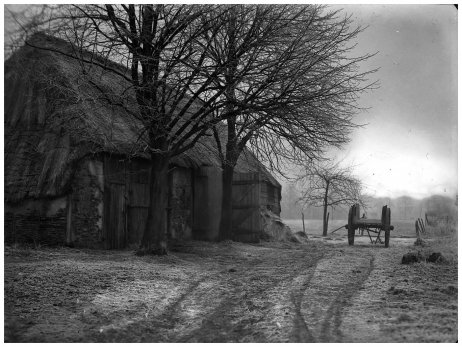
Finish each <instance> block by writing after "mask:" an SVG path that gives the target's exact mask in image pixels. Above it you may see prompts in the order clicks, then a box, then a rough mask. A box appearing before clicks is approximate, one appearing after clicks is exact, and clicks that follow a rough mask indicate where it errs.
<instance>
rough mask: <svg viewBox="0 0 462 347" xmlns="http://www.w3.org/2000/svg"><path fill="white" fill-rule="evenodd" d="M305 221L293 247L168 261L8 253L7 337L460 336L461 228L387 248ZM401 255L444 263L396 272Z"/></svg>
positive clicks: (179, 248) (265, 246)
mask: <svg viewBox="0 0 462 347" xmlns="http://www.w3.org/2000/svg"><path fill="white" fill-rule="evenodd" d="M334 224H335V221H334V223H333V225H332V229H333V228H334ZM408 224H410V223H408ZM292 225H293V228H294V229H295V230H297V224H296V223H295V222H294V223H293V224H292ZM309 225H310V231H309V235H308V238H301V239H303V241H302V242H301V243H289V242H261V243H259V244H242V243H236V242H231V241H226V242H221V243H211V242H201V241H184V242H182V243H179V244H176V245H175V246H174V247H173V248H172V249H171V251H170V253H169V255H167V256H164V257H157V256H144V257H138V256H135V255H134V252H133V251H129V250H125V251H96V250H89V249H69V248H31V247H24V246H17V245H14V246H12V247H5V265H4V274H5V275H4V295H5V299H4V319H5V326H4V332H5V335H4V340H5V342H42V343H51V342H59V343H65V342H119V343H124V342H351V343H356V342H455V341H456V340H457V336H458V325H457V314H458V295H457V291H458V289H457V288H458V266H457V264H458V261H457V232H454V231H453V230H449V229H447V228H446V227H444V226H443V227H442V228H441V229H438V230H436V228H435V231H434V233H433V234H432V238H431V239H430V238H429V239H427V243H426V245H425V246H423V247H420V246H414V245H413V242H414V241H415V239H413V238H411V237H407V238H398V237H395V238H392V240H391V241H390V247H389V248H385V247H384V246H383V245H380V244H378V245H372V244H370V242H368V239H367V238H366V236H363V237H359V236H358V237H357V238H355V245H354V246H348V243H347V241H346V232H345V231H341V233H342V234H340V235H337V236H333V237H328V238H321V237H320V236H317V235H320V230H321V229H316V228H317V227H316V226H313V225H314V223H311V224H309ZM338 225H339V226H340V225H342V221H338ZM401 228H402V230H403V231H399V230H397V232H398V233H401V232H403V233H404V227H401ZM332 229H331V230H332ZM448 230H449V231H448ZM409 233H410V230H409ZM314 234H316V236H317V237H315V235H314ZM429 234H430V232H429ZM334 235H335V234H334ZM409 251H420V252H421V253H422V255H424V256H425V255H429V254H431V253H432V252H435V251H438V252H441V253H443V254H444V260H443V261H442V262H439V263H427V262H421V263H416V264H410V265H402V264H401V258H402V256H403V254H405V253H407V252H409Z"/></svg>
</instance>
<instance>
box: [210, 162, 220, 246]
mask: <svg viewBox="0 0 462 347" xmlns="http://www.w3.org/2000/svg"><path fill="white" fill-rule="evenodd" d="M206 169H207V172H208V177H209V182H208V183H209V189H208V193H209V194H208V206H207V208H208V213H209V224H208V226H209V228H208V231H207V235H208V236H209V240H217V238H218V233H219V229H220V219H221V204H222V196H223V189H222V186H223V183H222V182H223V173H222V171H221V170H220V169H218V168H216V167H207V168H206Z"/></svg>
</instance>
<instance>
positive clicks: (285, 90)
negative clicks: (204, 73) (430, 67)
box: [204, 5, 375, 239]
mask: <svg viewBox="0 0 462 347" xmlns="http://www.w3.org/2000/svg"><path fill="white" fill-rule="evenodd" d="M224 17H225V18H226V22H227V26H226V27H225V26H222V27H221V30H223V32H221V33H218V34H217V36H216V40H210V39H209V38H208V37H207V38H206V40H204V41H205V42H211V44H210V46H211V49H210V50H209V52H210V53H211V55H210V56H208V58H209V59H210V60H212V61H215V62H216V63H217V64H220V63H221V61H230V62H231V64H230V65H229V68H228V69H224V70H223V78H222V80H224V81H226V84H227V89H226V91H225V93H223V94H222V95H220V98H219V99H217V100H219V101H221V102H223V103H224V104H225V107H223V108H220V109H218V111H219V112H220V113H221V114H222V118H226V119H227V121H226V130H225V131H223V130H221V131H222V132H224V133H225V136H221V135H220V131H219V130H217V129H216V128H215V132H214V134H215V138H216V141H217V143H218V147H219V149H220V151H219V153H220V154H221V163H222V170H223V200H222V210H221V223H220V238H221V239H227V238H230V237H231V235H232V230H231V228H232V221H231V220H230V218H231V216H232V206H231V203H232V201H231V195H232V177H233V172H234V168H235V166H236V163H237V159H238V158H239V156H240V155H241V153H242V151H243V149H244V148H245V147H246V146H249V147H250V148H251V149H252V150H253V152H254V153H255V154H256V155H257V157H258V158H259V159H261V160H262V161H265V162H266V163H267V164H269V166H270V168H271V169H273V170H275V171H278V172H279V173H281V174H284V171H285V168H286V165H285V164H287V163H288V162H294V161H298V162H301V161H306V160H307V158H309V159H314V158H320V157H322V151H323V149H324V148H326V147H327V146H336V147H340V146H341V145H342V144H344V143H346V142H348V134H349V133H350V131H351V130H352V129H354V128H356V127H358V125H357V124H355V123H354V122H353V117H354V115H355V113H357V112H359V111H361V109H360V108H359V107H358V106H357V104H356V99H357V97H358V95H359V94H360V93H362V92H365V91H367V90H371V89H373V88H375V83H366V80H367V77H368V75H369V74H371V73H373V72H374V71H375V70H373V71H365V72H360V71H359V67H358V64H359V63H360V62H362V61H364V60H367V59H369V58H370V57H371V56H372V55H369V54H367V55H364V56H360V57H354V58H352V57H350V56H349V52H350V51H351V49H352V48H353V47H354V46H352V45H349V42H350V41H351V40H353V39H354V38H356V36H357V35H358V34H359V33H361V32H362V31H363V30H364V29H362V28H360V27H357V28H353V29H352V28H350V26H351V24H352V20H351V17H348V16H345V17H340V14H339V12H334V11H330V12H328V11H326V8H325V7H324V6H318V5H303V6H294V5H265V6H262V5H245V6H244V5H242V6H229V7H228V10H227V11H226V12H225V14H224ZM242 51H245V52H246V54H240V52H242Z"/></svg>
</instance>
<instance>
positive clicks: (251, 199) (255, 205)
mask: <svg viewBox="0 0 462 347" xmlns="http://www.w3.org/2000/svg"><path fill="white" fill-rule="evenodd" d="M260 196H261V194H260V175H259V173H258V172H250V173H234V175H233V196H232V205H233V216H232V227H233V234H234V240H235V241H238V242H245V243H258V242H260V227H261V217H260Z"/></svg>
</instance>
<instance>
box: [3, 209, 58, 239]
mask: <svg viewBox="0 0 462 347" xmlns="http://www.w3.org/2000/svg"><path fill="white" fill-rule="evenodd" d="M4 231H5V243H7V244H13V243H34V244H40V245H62V244H64V243H65V238H66V211H65V209H59V210H58V212H57V213H56V214H54V215H52V216H46V215H45V214H44V213H41V212H40V211H38V210H33V211H31V212H29V213H14V212H6V213H5V229H4Z"/></svg>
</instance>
